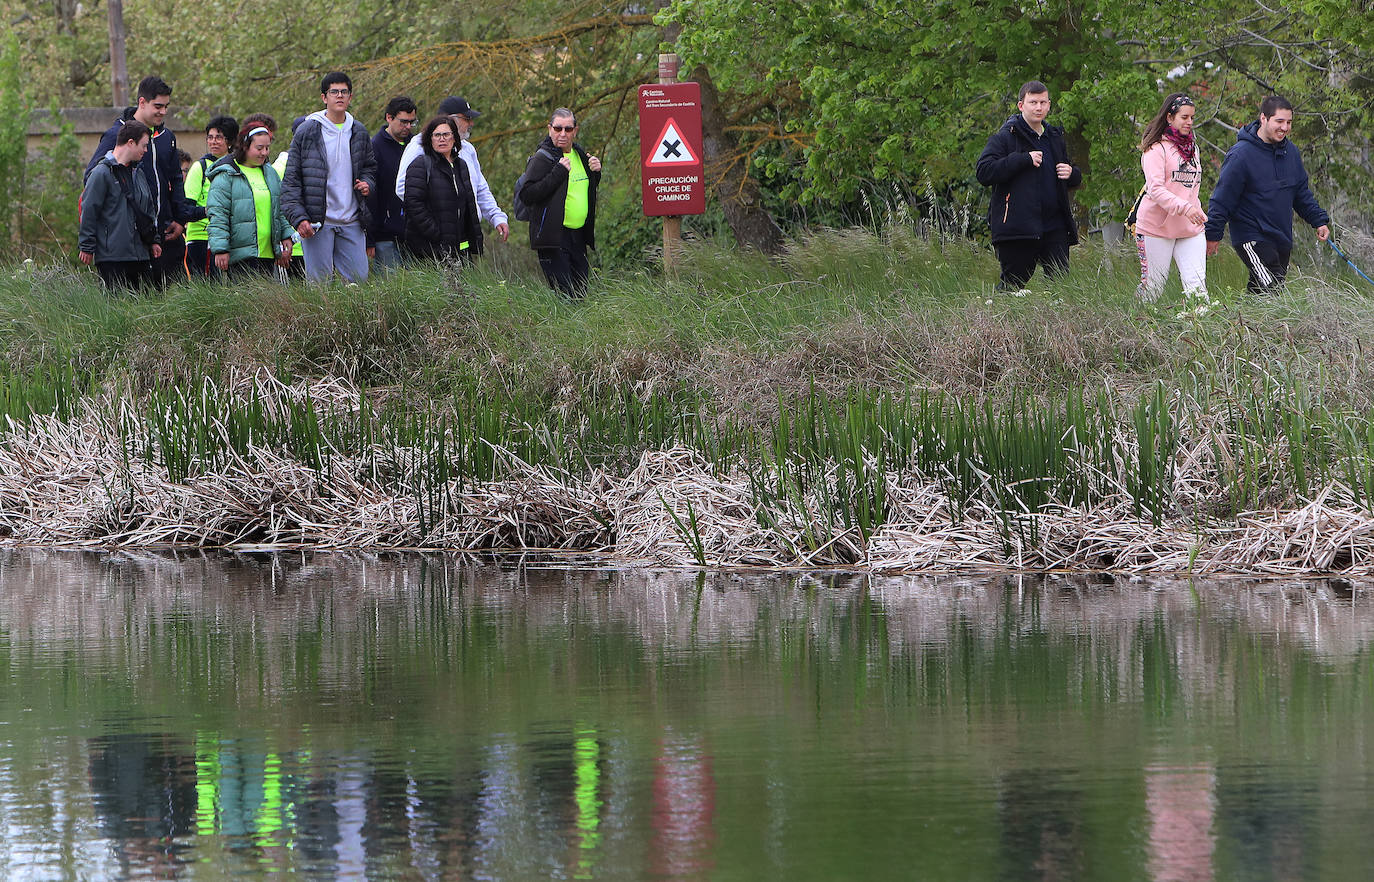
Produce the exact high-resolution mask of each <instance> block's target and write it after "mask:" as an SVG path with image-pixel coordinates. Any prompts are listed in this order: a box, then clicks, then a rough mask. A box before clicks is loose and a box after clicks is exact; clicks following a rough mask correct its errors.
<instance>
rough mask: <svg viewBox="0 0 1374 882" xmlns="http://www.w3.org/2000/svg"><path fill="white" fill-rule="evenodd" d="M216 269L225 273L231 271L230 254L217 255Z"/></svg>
mask: <svg viewBox="0 0 1374 882" xmlns="http://www.w3.org/2000/svg"><path fill="white" fill-rule="evenodd" d="M215 269H217V270H219V271H220V272H224V271H225V270H227V269H229V252H227V251H226V252H224V253H223V254H216V255H215Z"/></svg>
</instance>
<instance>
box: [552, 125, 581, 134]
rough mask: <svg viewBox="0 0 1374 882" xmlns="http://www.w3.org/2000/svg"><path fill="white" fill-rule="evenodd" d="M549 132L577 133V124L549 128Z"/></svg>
mask: <svg viewBox="0 0 1374 882" xmlns="http://www.w3.org/2000/svg"><path fill="white" fill-rule="evenodd" d="M549 131H551V132H559V133H562V132H575V131H577V124H576V123H574V124H572V125H570V126H549Z"/></svg>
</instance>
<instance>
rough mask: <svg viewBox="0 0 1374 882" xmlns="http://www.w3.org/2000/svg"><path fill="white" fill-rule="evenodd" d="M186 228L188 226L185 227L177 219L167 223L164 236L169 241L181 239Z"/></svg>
mask: <svg viewBox="0 0 1374 882" xmlns="http://www.w3.org/2000/svg"><path fill="white" fill-rule="evenodd" d="M185 230H186V228H185V227H183V226H182V225H181V224H179V223H177V222H176V221H172V222H171V223H170V224H168V225H167V232H165V233H163V234H162V238H163V239H164V240H166V241H169V242H170V241H174V240H176V239H180V238H181V234H182V233H183V232H184V231H185Z"/></svg>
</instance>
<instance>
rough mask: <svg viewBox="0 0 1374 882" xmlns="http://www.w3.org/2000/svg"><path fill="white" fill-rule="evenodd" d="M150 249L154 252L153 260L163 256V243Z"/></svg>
mask: <svg viewBox="0 0 1374 882" xmlns="http://www.w3.org/2000/svg"><path fill="white" fill-rule="evenodd" d="M150 250H151V251H152V253H153V260H157V259H158V258H159V257H161V256H162V246H161V245H154V246H153V247H152V248H151V249H150Z"/></svg>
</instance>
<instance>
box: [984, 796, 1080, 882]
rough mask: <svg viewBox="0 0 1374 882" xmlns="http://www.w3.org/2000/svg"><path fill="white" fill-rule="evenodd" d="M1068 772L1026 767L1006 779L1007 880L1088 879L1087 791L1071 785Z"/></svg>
mask: <svg viewBox="0 0 1374 882" xmlns="http://www.w3.org/2000/svg"><path fill="white" fill-rule="evenodd" d="M1062 780H1063V775H1062V774H1061V773H1059V772H1057V771H1051V770H1048V769H1020V770H1016V771H1013V772H1009V773H1008V774H1007V775H1006V777H1005V778H1004V779H1003V781H1002V793H1001V797H1000V799H999V800H998V815H999V817H1000V820H1001V822H1002V866H1003V872H1002V874H1001V878H1003V879H1082V878H1085V866H1084V860H1083V851H1084V842H1083V840H1084V833H1083V812H1082V806H1081V802H1082V796H1083V794H1082V792H1081V791H1079V790H1071V789H1069V788H1066V787H1065V786H1064V785H1063V784H1062V783H1061V782H1062Z"/></svg>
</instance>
